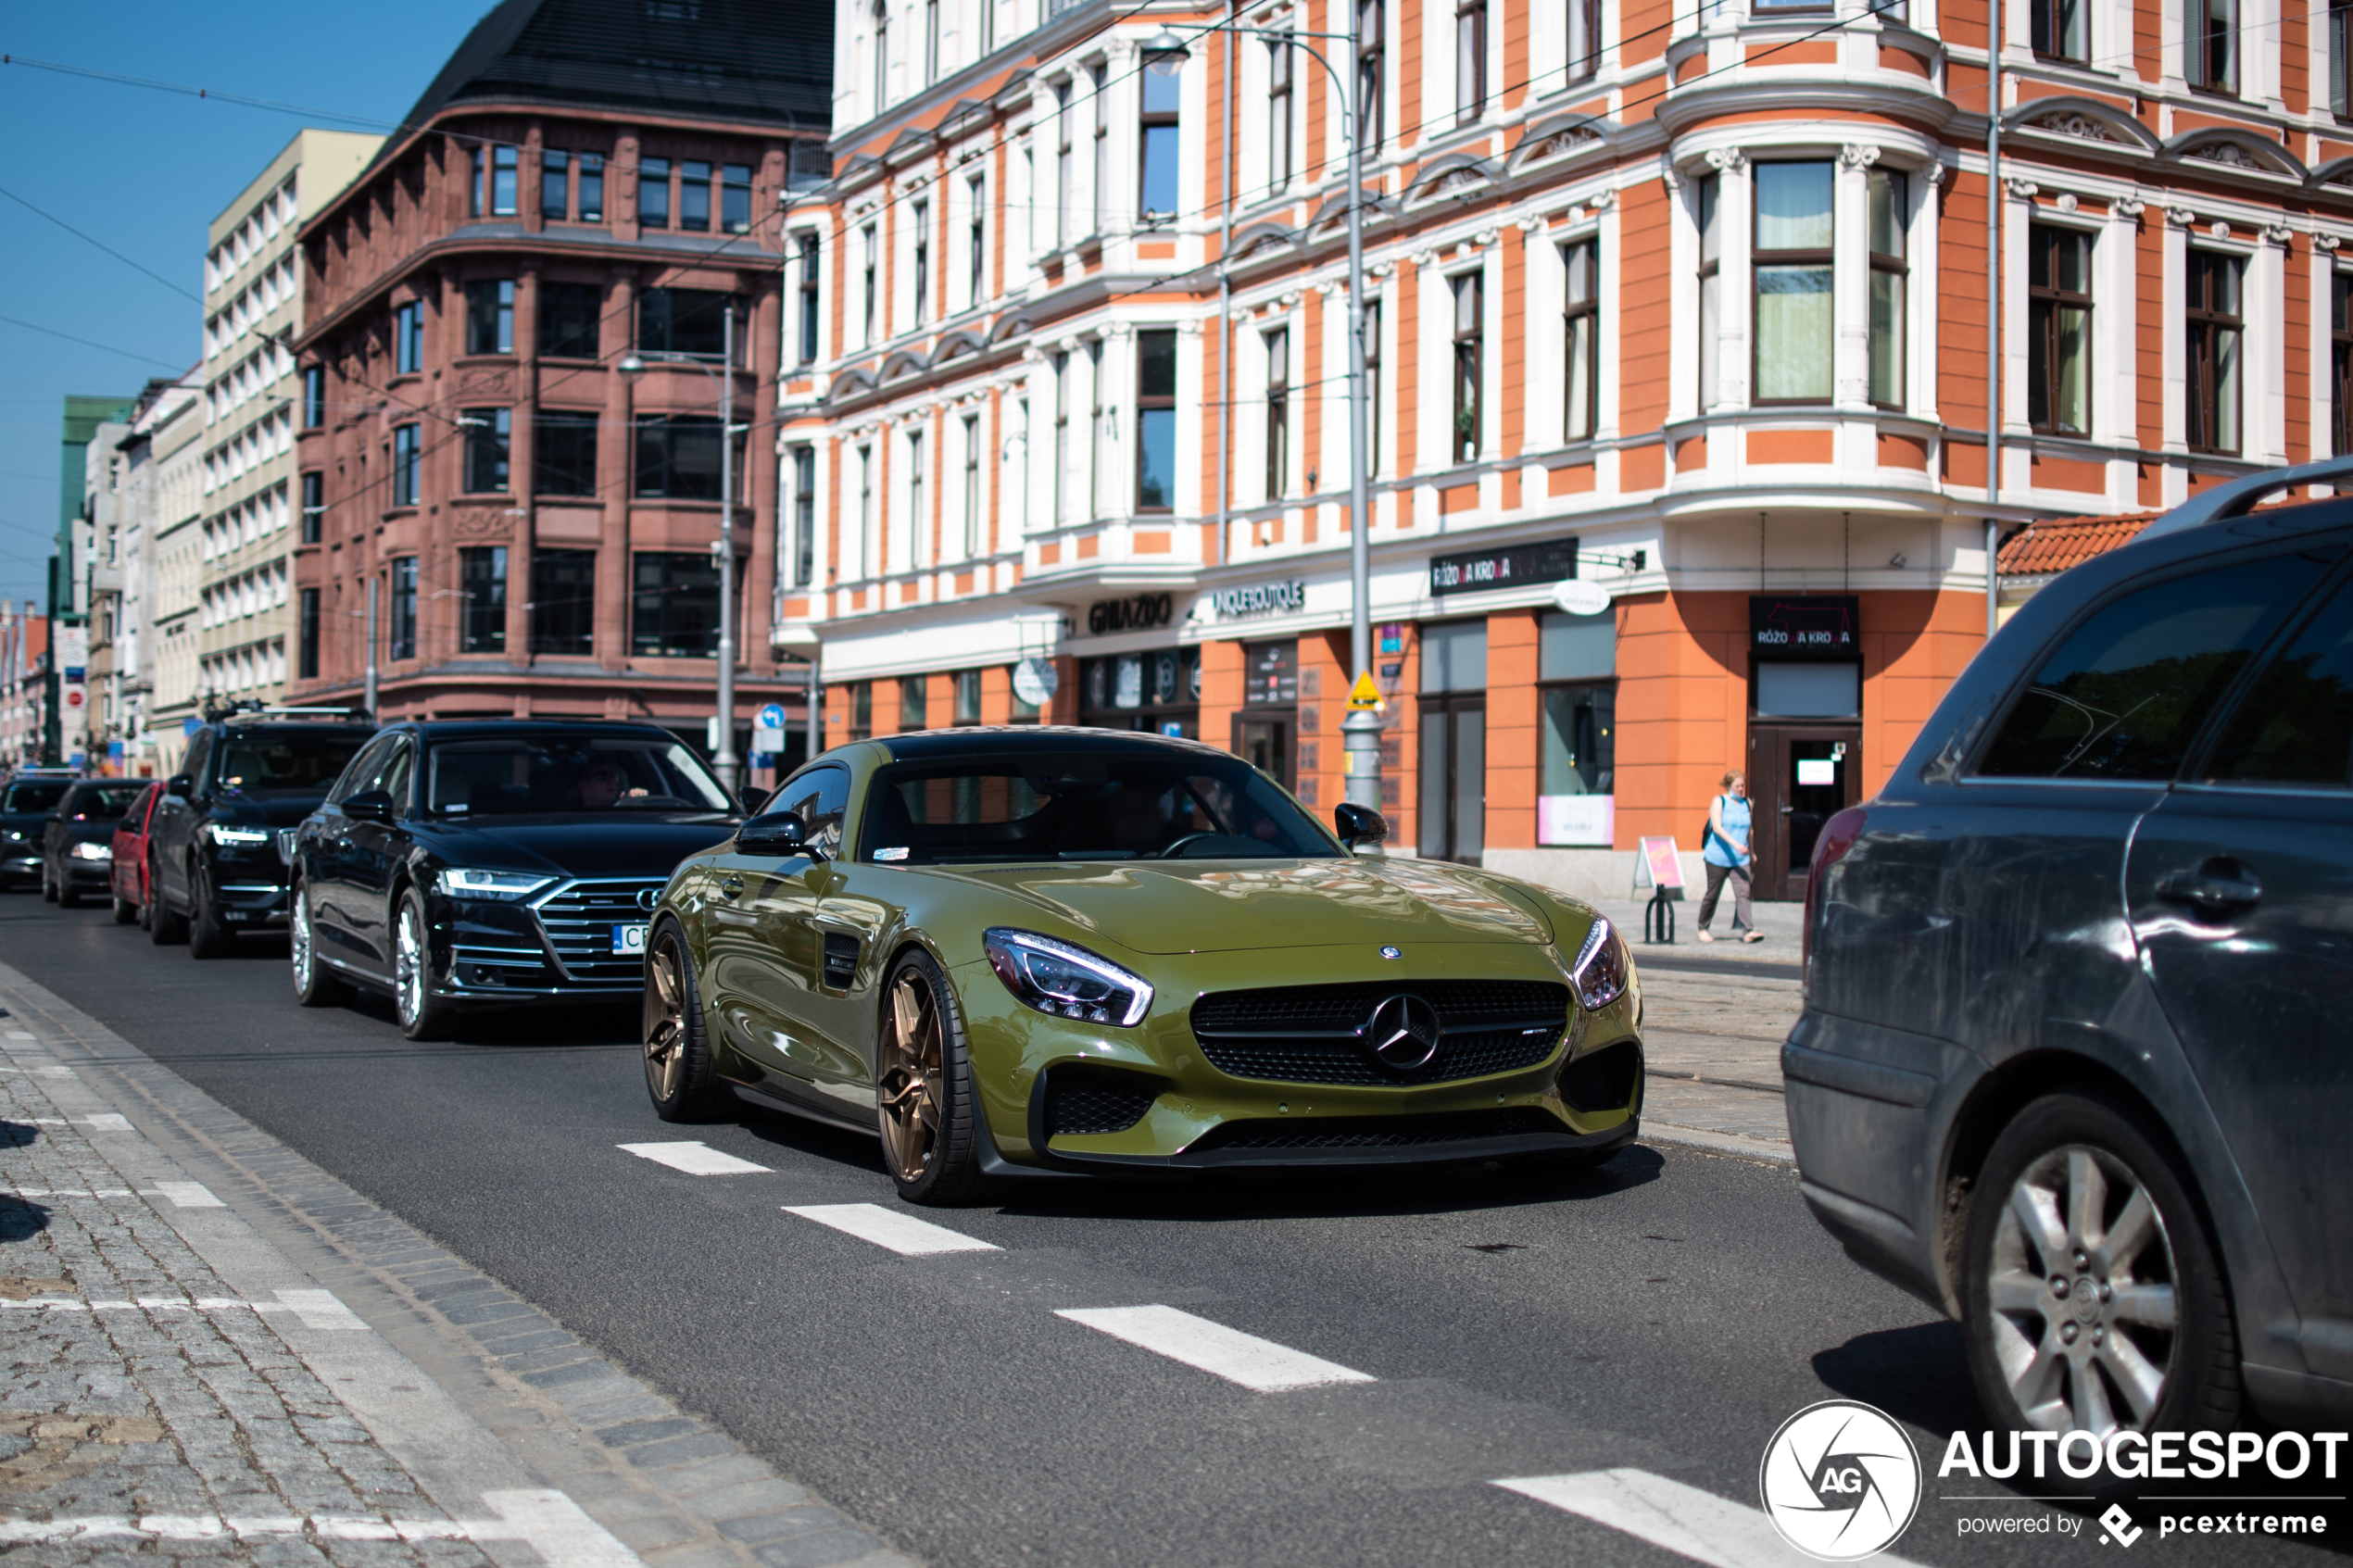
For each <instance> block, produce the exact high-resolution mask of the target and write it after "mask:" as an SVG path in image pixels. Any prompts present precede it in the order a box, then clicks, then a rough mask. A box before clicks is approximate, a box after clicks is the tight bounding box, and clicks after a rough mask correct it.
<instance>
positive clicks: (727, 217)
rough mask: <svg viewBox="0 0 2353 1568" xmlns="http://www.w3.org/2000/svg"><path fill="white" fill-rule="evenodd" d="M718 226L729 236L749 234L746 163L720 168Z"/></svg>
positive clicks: (749, 196)
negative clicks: (729, 234)
mask: <svg viewBox="0 0 2353 1568" xmlns="http://www.w3.org/2000/svg"><path fill="white" fill-rule="evenodd" d="M719 226H720V227H721V228H722V229H724V230H726V231H727V232H729V233H731V234H749V233H750V232H751V165H749V164H748V163H730V164H724V165H722V166H721V168H720V170H719Z"/></svg>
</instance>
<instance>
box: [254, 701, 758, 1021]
mask: <svg viewBox="0 0 2353 1568" xmlns="http://www.w3.org/2000/svg"><path fill="white" fill-rule="evenodd" d="M742 815H743V813H742V811H741V809H739V807H738V804H737V803H736V801H733V800H730V799H729V798H728V797H727V792H726V791H725V790H724V788H722V787H721V786H720V784H719V781H718V780H717V779H716V778H715V777H713V776H712V775H711V771H710V769H708V768H707V767H705V766H704V765H703V762H702V759H700V758H698V757H697V756H696V755H695V753H694V752H693V751H692V750H690V749H689V748H688V747H687V746H686V745H685V743H683V742H681V741H680V740H679V739H678V738H677V737H676V736H675V735H673V734H671V733H670V732H669V731H667V730H664V729H661V728H658V727H656V726H654V725H651V724H629V723H591V722H585V721H563V720H544V721H526V720H515V721H506V720H446V721H423V722H410V723H399V724H394V725H391V726H388V727H387V728H385V729H384V730H382V731H380V732H378V733H377V734H376V736H375V738H374V739H372V740H371V741H370V742H369V744H368V746H367V747H366V749H364V750H362V751H361V752H360V753H359V755H358V756H357V757H354V758H353V759H351V765H350V766H349V767H347V768H346V769H345V770H344V771H343V776H342V777H341V778H339V779H337V780H336V781H335V783H334V785H333V788H332V789H330V790H329V791H328V797H327V801H326V803H325V804H324V805H323V806H321V808H320V809H318V810H316V811H314V812H313V813H311V815H310V816H308V818H306V819H305V820H304V821H303V822H302V823H301V824H300V825H299V826H298V827H297V828H296V830H295V832H294V834H293V835H292V842H291V845H290V846H289V847H288V848H287V850H286V853H287V857H288V859H289V861H290V862H291V868H292V881H293V893H292V898H291V903H290V909H291V911H292V912H291V916H290V923H291V927H292V935H293V944H292V947H293V960H294V983H295V994H296V997H298V998H299V999H300V1000H301V1002H302V1003H303V1005H304V1006H306V1007H325V1006H329V1005H333V1004H334V1003H338V1002H341V1001H343V1000H345V999H346V998H347V997H348V996H349V994H350V991H351V988H352V987H354V986H360V987H364V988H367V989H370V990H374V991H384V992H389V993H391V995H392V997H393V1002H394V1005H395V1008H396V1011H397V1013H398V1016H399V1020H400V1032H401V1033H402V1034H403V1035H407V1036H409V1038H410V1039H412V1040H426V1039H434V1038H439V1037H441V1036H443V1035H446V1034H447V1032H448V1030H449V1029H450V1028H451V1026H452V1025H453V1023H454V1022H455V1021H456V1018H457V1015H458V1012H459V1010H460V1009H463V1008H466V1007H468V1006H470V1005H473V1004H480V1003H531V1002H556V1001H580V1000H584V999H590V998H595V997H614V998H619V997H630V998H635V997H638V996H639V995H640V994H641V993H642V991H643V989H644V977H645V950H646V925H647V922H648V921H649V920H650V919H651V918H652V917H651V910H652V909H653V906H654V903H655V900H656V899H657V897H659V896H660V895H661V889H662V884H664V883H666V882H668V881H669V880H670V873H671V871H672V869H673V867H675V866H676V865H677V864H678V862H679V861H680V860H682V859H686V857H687V856H688V855H691V854H693V853H694V852H695V851H697V850H698V849H703V848H707V847H710V846H711V845H713V844H716V843H718V842H720V841H721V840H723V839H724V838H726V837H727V836H728V835H729V834H733V833H734V832H735V829H736V822H738V821H739V820H740V819H741V817H742Z"/></svg>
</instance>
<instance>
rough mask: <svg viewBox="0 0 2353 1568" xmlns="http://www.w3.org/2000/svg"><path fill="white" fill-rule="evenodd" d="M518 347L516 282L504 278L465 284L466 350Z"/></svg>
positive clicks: (491, 351)
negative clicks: (516, 343)
mask: <svg viewBox="0 0 2353 1568" xmlns="http://www.w3.org/2000/svg"><path fill="white" fill-rule="evenodd" d="M514 351H515V285H514V284H513V283H511V282H507V281H505V280H499V281H497V282H478V283H468V284H467V285H466V352H467V353H469V354H512V353H513V352H514Z"/></svg>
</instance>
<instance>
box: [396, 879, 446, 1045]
mask: <svg viewBox="0 0 2353 1568" xmlns="http://www.w3.org/2000/svg"><path fill="white" fill-rule="evenodd" d="M392 918H393V935H392V1005H393V1010H394V1012H395V1013H396V1015H397V1016H398V1018H399V1020H400V1033H401V1034H402V1035H406V1036H408V1037H409V1039H411V1040H446V1039H447V1038H448V1037H449V1034H450V1028H451V1025H452V1024H454V1023H455V1022H456V1021H457V1011H458V1010H457V1007H456V1005H455V1004H453V1003H451V1002H449V1001H447V1000H446V999H445V998H443V997H436V996H434V994H433V926H432V924H431V923H430V922H428V921H427V920H426V919H425V900H424V897H423V896H422V895H421V894H420V893H418V891H417V890H416V889H415V888H413V887H411V888H409V889H408V890H407V891H406V892H404V893H402V894H401V895H400V902H399V904H398V905H397V906H396V909H395V911H394V914H393V917H392Z"/></svg>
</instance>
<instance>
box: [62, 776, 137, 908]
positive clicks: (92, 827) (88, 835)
mask: <svg viewBox="0 0 2353 1568" xmlns="http://www.w3.org/2000/svg"><path fill="white" fill-rule="evenodd" d="M146 788H147V786H146V784H145V783H143V782H141V781H140V780H138V779H83V780H82V781H81V782H80V783H78V784H73V785H72V786H71V787H69V789H67V791H66V792H65V794H64V795H63V796H61V797H58V800H57V809H55V810H53V811H51V812H50V813H49V815H48V816H47V817H46V818H44V820H43V822H42V837H41V896H42V897H44V898H46V899H47V900H49V902H51V903H53V904H57V905H61V906H63V907H64V908H66V909H72V908H73V907H74V906H75V905H77V904H79V903H81V902H82V895H83V894H84V893H96V892H99V891H101V890H103V889H104V888H106V887H107V885H108V884H109V883H110V880H111V879H110V877H109V875H108V872H109V870H110V869H111V867H112V865H113V863H114V847H113V845H114V830H115V824H116V823H117V822H120V821H122V816H123V813H124V812H126V811H128V810H130V809H131V803H132V801H134V800H136V799H138V798H139V797H140V795H141V794H142V793H143V792H144V791H145V789H146Z"/></svg>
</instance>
